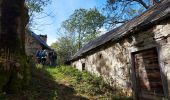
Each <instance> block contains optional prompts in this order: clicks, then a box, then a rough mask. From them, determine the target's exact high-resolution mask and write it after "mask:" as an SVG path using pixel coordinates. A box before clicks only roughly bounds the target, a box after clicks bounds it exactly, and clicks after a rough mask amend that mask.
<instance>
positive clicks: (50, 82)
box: [0, 65, 132, 100]
mask: <svg viewBox="0 0 170 100" xmlns="http://www.w3.org/2000/svg"><path fill="white" fill-rule="evenodd" d="M31 75H32V76H31V81H30V85H29V87H27V89H26V90H24V91H22V92H21V93H18V94H11V95H10V94H9V95H7V94H5V93H1V92H0V99H2V100H25V99H26V100H70V99H72V100H88V99H90V100H132V99H131V98H130V97H126V96H124V95H122V94H121V92H120V91H118V90H115V88H113V87H110V86H109V85H107V84H106V83H105V82H104V80H103V79H102V78H101V77H97V76H94V75H91V74H90V73H88V72H86V71H84V72H80V71H78V70H77V69H74V68H72V67H71V66H60V67H59V66H57V67H56V68H54V67H53V68H51V67H48V66H42V65H37V67H33V68H32V74H31Z"/></svg>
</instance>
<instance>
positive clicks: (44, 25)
mask: <svg viewBox="0 0 170 100" xmlns="http://www.w3.org/2000/svg"><path fill="white" fill-rule="evenodd" d="M105 3H106V0H52V3H51V4H49V5H48V6H47V7H45V9H44V11H43V13H42V14H37V15H36V18H37V20H35V22H36V23H37V26H36V28H35V29H33V31H34V32H35V33H36V34H47V36H48V39H47V44H48V45H51V43H53V42H55V41H56V40H57V37H59V36H58V35H57V34H56V33H57V29H58V28H59V27H60V25H61V23H62V21H64V20H66V19H68V18H69V16H70V15H71V14H72V13H73V12H74V10H75V9H79V8H85V9H89V8H94V7H97V8H101V7H102V6H103V5H104V4H105ZM46 14H49V16H48V17H45V16H46ZM42 17H44V18H42Z"/></svg>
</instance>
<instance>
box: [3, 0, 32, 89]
mask: <svg viewBox="0 0 170 100" xmlns="http://www.w3.org/2000/svg"><path fill="white" fill-rule="evenodd" d="M24 2H25V1H24V0H0V10H1V11H0V22H1V23H0V24H1V25H0V92H2V91H5V92H14V91H19V90H21V89H22V88H23V86H24V85H25V84H26V83H27V80H28V65H27V59H26V54H25V49H24V48H25V46H24V43H25V26H26V24H27V23H28V18H29V17H28V10H27V8H26V7H25V6H24Z"/></svg>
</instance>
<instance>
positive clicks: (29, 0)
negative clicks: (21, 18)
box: [26, 0, 51, 26]
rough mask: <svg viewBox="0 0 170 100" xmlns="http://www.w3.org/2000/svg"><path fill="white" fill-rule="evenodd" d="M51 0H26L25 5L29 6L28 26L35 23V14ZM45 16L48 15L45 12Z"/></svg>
mask: <svg viewBox="0 0 170 100" xmlns="http://www.w3.org/2000/svg"><path fill="white" fill-rule="evenodd" d="M50 2H51V0H26V5H27V7H28V8H29V16H30V18H29V26H33V24H35V22H34V20H35V14H36V13H41V12H42V11H43V10H44V7H45V6H47V5H48V4H49V3H50ZM46 16H49V15H48V14H46Z"/></svg>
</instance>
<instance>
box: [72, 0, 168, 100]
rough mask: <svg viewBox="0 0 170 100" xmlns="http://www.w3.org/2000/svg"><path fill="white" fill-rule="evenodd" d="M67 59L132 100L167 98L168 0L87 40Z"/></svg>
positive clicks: (159, 99) (160, 99)
mask: <svg viewBox="0 0 170 100" xmlns="http://www.w3.org/2000/svg"><path fill="white" fill-rule="evenodd" d="M70 62H71V64H72V66H74V67H75V68H77V69H79V70H87V71H89V72H91V73H93V74H96V75H101V76H103V77H104V78H105V80H107V81H109V82H110V84H111V85H116V86H117V87H119V88H121V89H122V90H123V91H124V93H125V94H126V95H132V96H133V97H134V98H135V99H138V100H148V99H149V100H162V99H163V98H166V99H169V100H170V98H169V96H170V1H169V0H163V1H162V2H161V3H159V4H157V5H155V6H153V7H151V8H150V9H149V10H147V11H146V12H144V13H143V14H141V15H140V16H138V17H135V18H134V19H132V20H130V21H129V22H127V23H125V24H123V25H121V26H120V27H118V28H116V29H113V30H111V31H109V32H107V33H105V34H104V35H102V36H100V37H98V38H97V39H95V40H93V41H91V42H89V43H88V44H86V45H85V46H84V47H83V48H81V49H80V50H79V51H78V52H77V53H76V54H75V55H74V56H73V57H72V58H71V59H70Z"/></svg>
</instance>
